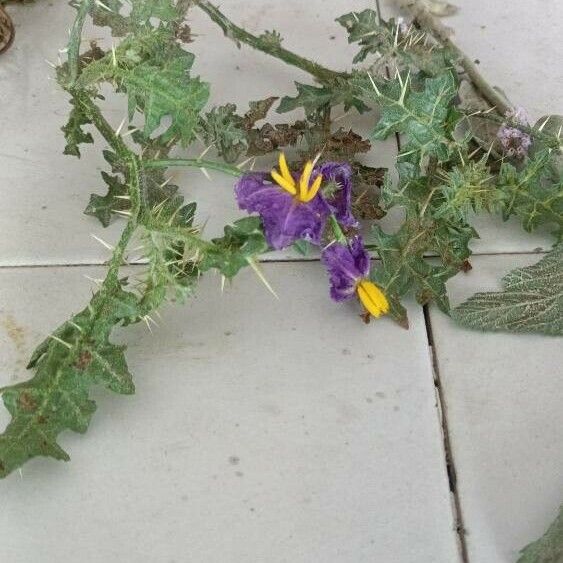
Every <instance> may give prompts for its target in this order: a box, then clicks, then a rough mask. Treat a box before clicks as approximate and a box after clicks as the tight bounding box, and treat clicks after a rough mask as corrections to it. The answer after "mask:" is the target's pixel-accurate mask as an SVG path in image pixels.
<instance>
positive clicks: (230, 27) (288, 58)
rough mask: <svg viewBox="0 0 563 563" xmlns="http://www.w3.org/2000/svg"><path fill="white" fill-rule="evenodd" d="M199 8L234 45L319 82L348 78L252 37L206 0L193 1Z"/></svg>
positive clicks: (346, 74) (268, 42)
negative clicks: (254, 51)
mask: <svg viewBox="0 0 563 563" xmlns="http://www.w3.org/2000/svg"><path fill="white" fill-rule="evenodd" d="M195 3H196V5H197V6H199V7H200V8H201V9H202V10H203V11H204V12H205V13H206V14H207V15H208V16H209V17H210V18H211V19H212V20H213V21H214V22H215V23H216V24H217V25H218V26H219V27H220V28H221V29H222V30H223V33H224V34H225V35H226V36H227V37H228V38H229V39H232V40H233V41H235V43H237V44H239V43H245V44H246V45H249V46H250V47H253V48H254V49H257V50H259V51H262V52H263V53H266V54H268V55H271V56H272V57H276V58H277V59H280V60H282V61H284V62H285V63H287V64H289V65H293V66H296V67H298V68H300V69H302V70H304V71H305V72H308V73H309V74H311V75H312V76H314V77H315V78H317V79H318V80H319V82H325V83H326V82H331V81H334V79H336V78H349V74H348V73H345V72H336V71H334V70H330V69H328V68H325V67H323V66H322V65H319V64H317V63H315V62H313V61H311V60H309V59H306V58H305V57H302V56H300V55H297V54H296V53H293V52H292V51H289V50H288V49H285V48H284V47H282V46H281V45H279V44H276V43H274V42H272V41H268V40H267V39H264V38H263V37H261V36H260V37H259V36H256V35H252V33H249V32H248V31H246V30H245V29H243V28H242V27H239V26H238V25H236V24H234V23H233V22H232V21H231V20H230V19H229V18H227V16H225V15H224V14H223V13H222V12H221V11H220V10H219V9H218V8H217V7H216V6H214V5H213V4H212V3H211V2H208V1H207V0H195Z"/></svg>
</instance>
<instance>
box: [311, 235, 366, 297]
mask: <svg viewBox="0 0 563 563" xmlns="http://www.w3.org/2000/svg"><path fill="white" fill-rule="evenodd" d="M322 262H323V264H324V265H325V266H326V268H327V270H328V273H329V279H330V296H331V297H332V299H334V301H344V300H345V299H348V298H349V297H351V296H352V295H354V292H355V290H356V284H357V283H358V281H359V280H361V279H363V278H367V277H368V275H369V270H370V258H369V254H368V253H367V251H366V249H365V248H364V243H363V241H362V239H361V237H359V236H356V237H354V238H353V239H352V240H350V241H349V243H348V244H347V245H344V244H340V243H334V244H331V245H330V246H328V247H327V248H325V249H324V250H323V253H322Z"/></svg>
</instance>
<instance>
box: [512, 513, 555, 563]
mask: <svg viewBox="0 0 563 563" xmlns="http://www.w3.org/2000/svg"><path fill="white" fill-rule="evenodd" d="M521 554H522V555H521V556H520V558H519V559H518V561H517V562H516V563H559V562H560V561H563V506H562V507H561V508H560V509H559V516H558V517H557V518H556V519H555V522H553V524H552V525H551V526H550V527H549V529H548V530H547V532H546V533H545V534H544V535H543V536H542V537H541V538H540V539H538V540H536V541H535V542H532V543H531V544H529V545H527V546H526V547H525V548H524V549H523V550H522V551H521Z"/></svg>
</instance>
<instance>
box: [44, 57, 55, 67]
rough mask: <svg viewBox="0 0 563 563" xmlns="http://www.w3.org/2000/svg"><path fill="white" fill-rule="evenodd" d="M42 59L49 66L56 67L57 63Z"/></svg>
mask: <svg viewBox="0 0 563 563" xmlns="http://www.w3.org/2000/svg"><path fill="white" fill-rule="evenodd" d="M44 60H45V62H46V63H47V64H48V65H49V66H50V67H53V68H57V65H56V64H55V63H52V62H51V61H49V60H47V59H44Z"/></svg>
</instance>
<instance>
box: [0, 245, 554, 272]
mask: <svg viewBox="0 0 563 563" xmlns="http://www.w3.org/2000/svg"><path fill="white" fill-rule="evenodd" d="M547 252H548V251H547V250H542V251H541V252H537V251H533V250H522V251H510V252H481V253H477V252H474V253H473V254H471V257H477V258H478V257H480V256H536V255H537V256H542V255H545V254H547ZM428 258H436V256H428ZM372 260H375V261H379V258H374V257H372ZM319 261H320V258H319V257H318V256H311V257H303V258H297V257H296V258H273V259H271V260H261V261H260V263H261V264H285V263H288V264H295V263H300V262H319ZM146 264H147V262H143V261H140V260H139V261H133V262H130V263H129V264H123V265H124V266H146ZM81 266H84V267H86V268H92V267H96V266H101V267H104V266H107V261H106V262H103V261H99V262H51V263H47V262H44V263H39V264H0V271H1V270H10V269H12V270H15V269H16V268H22V269H23V268H79V267H81Z"/></svg>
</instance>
